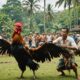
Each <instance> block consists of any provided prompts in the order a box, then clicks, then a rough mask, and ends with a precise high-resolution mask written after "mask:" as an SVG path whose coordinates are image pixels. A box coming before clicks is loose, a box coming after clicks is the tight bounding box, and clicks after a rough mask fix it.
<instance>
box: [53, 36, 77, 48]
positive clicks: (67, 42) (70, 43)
mask: <svg viewBox="0 0 80 80" xmlns="http://www.w3.org/2000/svg"><path fill="white" fill-rule="evenodd" d="M53 43H57V44H59V45H66V46H74V47H75V48H76V49H78V47H77V44H76V43H75V41H74V39H73V38H72V37H70V36H67V38H66V40H65V43H64V42H63V39H62V37H58V38H57V39H56V40H54V41H53Z"/></svg>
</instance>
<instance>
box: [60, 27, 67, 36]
mask: <svg viewBox="0 0 80 80" xmlns="http://www.w3.org/2000/svg"><path fill="white" fill-rule="evenodd" d="M68 33H69V29H68V28H62V29H61V35H62V36H63V37H66V36H67V35H68Z"/></svg>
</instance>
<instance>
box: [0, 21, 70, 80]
mask: <svg viewBox="0 0 80 80" xmlns="http://www.w3.org/2000/svg"><path fill="white" fill-rule="evenodd" d="M21 31H22V24H21V23H20V22H17V23H15V28H14V32H13V35H12V41H11V43H10V42H8V41H7V40H5V39H3V38H0V54H2V55H3V54H5V52H6V53H7V54H9V55H12V56H13V57H14V58H15V59H16V61H17V63H18V67H19V68H20V70H21V71H22V73H21V76H20V77H21V78H22V77H23V73H24V71H25V70H26V66H28V67H29V68H30V70H32V71H33V75H34V79H35V77H36V76H35V71H36V70H38V68H39V64H38V62H45V61H47V60H48V61H51V59H52V58H54V57H60V55H61V54H62V55H63V56H64V57H66V58H67V59H68V58H69V56H70V54H69V52H68V51H67V50H66V49H64V48H62V47H60V46H57V45H55V44H52V43H45V44H43V45H41V46H39V47H37V48H28V47H27V46H26V44H25V41H24V39H23V37H22V35H21Z"/></svg>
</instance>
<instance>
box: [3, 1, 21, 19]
mask: <svg viewBox="0 0 80 80" xmlns="http://www.w3.org/2000/svg"><path fill="white" fill-rule="evenodd" d="M2 11H3V12H4V13H5V14H7V15H9V17H10V18H11V19H12V20H15V21H22V6H21V2H20V1H19V0H7V3H6V4H5V5H3V8H2Z"/></svg>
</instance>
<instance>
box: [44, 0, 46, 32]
mask: <svg viewBox="0 0 80 80" xmlns="http://www.w3.org/2000/svg"><path fill="white" fill-rule="evenodd" d="M45 17H46V0H44V32H46V25H45V23H46V19H45Z"/></svg>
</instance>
